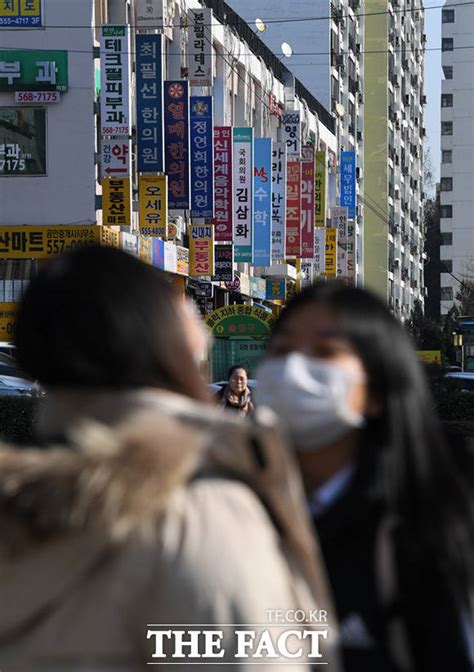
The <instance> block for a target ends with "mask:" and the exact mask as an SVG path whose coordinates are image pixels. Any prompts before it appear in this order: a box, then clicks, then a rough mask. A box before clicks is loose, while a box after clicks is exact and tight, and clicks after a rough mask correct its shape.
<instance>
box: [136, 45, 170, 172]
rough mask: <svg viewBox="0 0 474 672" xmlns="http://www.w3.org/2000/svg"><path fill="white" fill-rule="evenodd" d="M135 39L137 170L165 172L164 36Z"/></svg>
mask: <svg viewBox="0 0 474 672" xmlns="http://www.w3.org/2000/svg"><path fill="white" fill-rule="evenodd" d="M135 41H136V42H135V43H136V79H137V86H136V99H137V170H138V172H139V173H141V172H153V173H162V172H163V167H164V159H163V56H162V50H163V46H162V45H163V37H162V35H142V34H138V35H136V37H135Z"/></svg>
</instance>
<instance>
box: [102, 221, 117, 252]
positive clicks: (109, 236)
mask: <svg viewBox="0 0 474 672" xmlns="http://www.w3.org/2000/svg"><path fill="white" fill-rule="evenodd" d="M101 243H102V245H108V246H109V247H120V230H119V229H118V230H115V229H109V228H107V227H106V226H103V227H102V231H101Z"/></svg>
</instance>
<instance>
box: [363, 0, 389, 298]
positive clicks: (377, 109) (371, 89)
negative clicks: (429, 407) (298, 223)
mask: <svg viewBox="0 0 474 672" xmlns="http://www.w3.org/2000/svg"><path fill="white" fill-rule="evenodd" d="M386 11H387V0H367V1H366V3H365V12H366V14H369V13H374V16H366V18H365V52H366V53H365V61H364V65H365V128H366V129H367V131H368V132H367V133H366V134H365V141H364V164H365V176H364V202H365V213H364V215H365V216H364V281H365V286H366V287H367V288H368V289H372V290H373V291H375V292H377V293H378V294H380V295H381V296H382V298H383V299H384V300H387V298H388V131H387V129H388V89H387V80H388V54H387V50H388V36H387V14H386ZM368 52H377V53H368Z"/></svg>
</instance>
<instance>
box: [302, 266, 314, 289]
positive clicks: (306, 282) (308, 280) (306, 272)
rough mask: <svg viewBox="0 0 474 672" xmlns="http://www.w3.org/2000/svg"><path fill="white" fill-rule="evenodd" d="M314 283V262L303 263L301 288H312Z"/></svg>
mask: <svg viewBox="0 0 474 672" xmlns="http://www.w3.org/2000/svg"><path fill="white" fill-rule="evenodd" d="M313 281H314V262H313V261H312V260H309V259H308V260H306V261H304V260H303V261H302V262H301V288H302V289H304V288H305V287H310V286H311V285H312V284H313Z"/></svg>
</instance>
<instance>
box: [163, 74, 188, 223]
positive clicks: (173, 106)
mask: <svg viewBox="0 0 474 672" xmlns="http://www.w3.org/2000/svg"><path fill="white" fill-rule="evenodd" d="M165 170H166V174H167V175H168V208H169V210H189V205H190V198H189V90H188V82H186V81H184V80H178V81H167V82H165Z"/></svg>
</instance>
